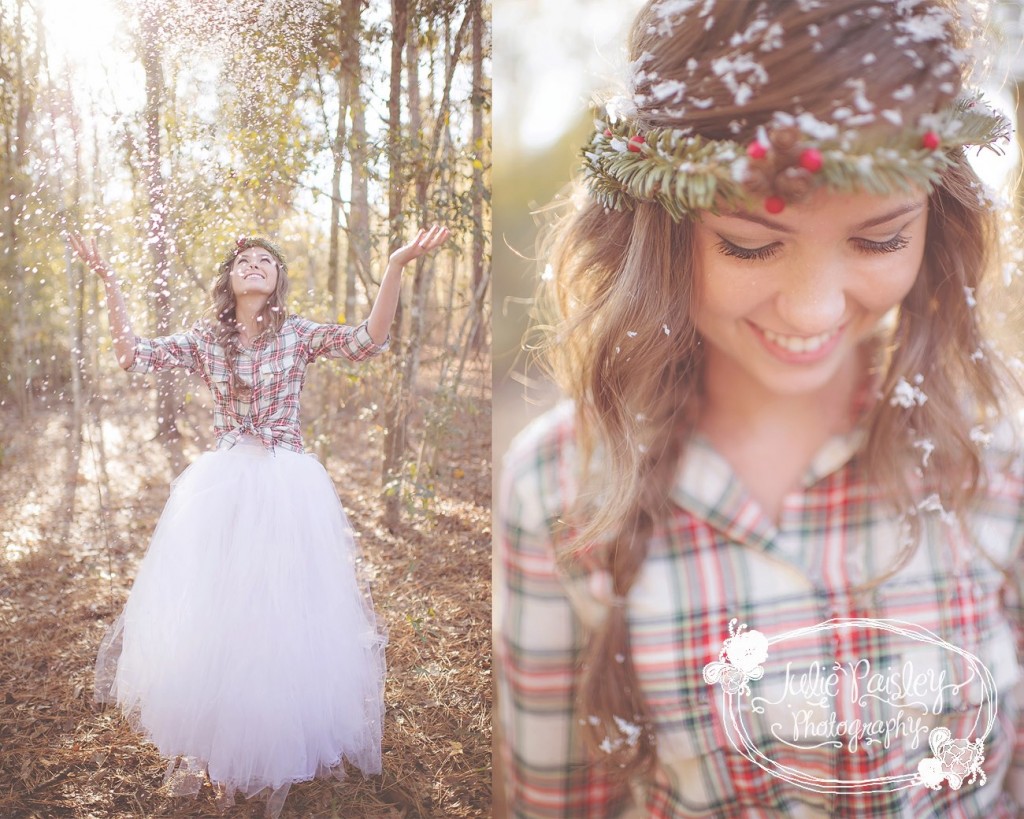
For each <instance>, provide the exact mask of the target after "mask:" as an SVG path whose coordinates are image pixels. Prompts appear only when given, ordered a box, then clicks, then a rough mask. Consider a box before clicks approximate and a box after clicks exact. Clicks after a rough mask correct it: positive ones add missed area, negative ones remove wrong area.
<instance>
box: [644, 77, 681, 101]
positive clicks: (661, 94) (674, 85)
mask: <svg viewBox="0 0 1024 819" xmlns="http://www.w3.org/2000/svg"><path fill="white" fill-rule="evenodd" d="M685 93H686V83H685V82H683V81H682V80H662V81H661V82H659V83H656V84H655V85H652V86H651V96H652V97H653V98H654V99H655V100H656V101H658V102H670V103H678V102H682V100H683V94H685Z"/></svg>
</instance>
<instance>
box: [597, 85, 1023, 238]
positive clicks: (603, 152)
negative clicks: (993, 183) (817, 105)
mask: <svg viewBox="0 0 1024 819" xmlns="http://www.w3.org/2000/svg"><path fill="white" fill-rule="evenodd" d="M595 114H596V116H595V123H594V125H595V133H594V136H593V138H592V140H591V142H590V144H589V145H587V146H585V147H584V148H583V151H582V156H583V160H584V163H583V179H584V182H585V184H586V186H587V188H588V189H589V191H590V193H591V195H592V196H593V197H594V198H595V199H596V200H597V201H598V202H599V203H600V204H602V205H603V206H604V207H606V208H609V209H611V210H619V211H628V210H632V209H633V208H634V207H635V204H636V203H637V202H653V203H656V204H658V205H661V206H662V207H663V208H665V210H667V211H668V212H669V214H671V216H672V218H673V219H675V220H676V221H679V220H680V219H682V218H684V217H686V216H688V215H693V214H695V213H697V212H699V211H704V210H710V211H717V210H718V209H720V208H721V207H722V206H723V205H727V204H728V205H737V204H741V203H743V204H747V205H749V204H750V203H751V202H756V201H758V199H760V200H761V202H762V204H763V206H764V208H765V209H766V210H768V211H769V212H771V213H778V212H779V211H781V210H782V209H783V208H784V207H785V205H786V204H792V203H796V202H799V201H801V200H802V199H804V198H806V197H807V196H808V195H809V194H810V193H811V192H812V191H814V190H815V189H817V188H820V187H828V188H831V189H833V190H835V191H839V192H843V193H853V192H856V191H863V192H867V193H872V194H876V195H879V196H887V195H893V194H896V193H901V192H908V191H912V190H924V191H925V192H931V190H932V189H933V188H934V187H935V186H936V185H937V184H938V183H939V181H940V180H941V178H942V175H943V173H944V172H945V171H946V170H947V169H948V168H950V167H951V166H952V165H953V164H954V162H955V157H956V156H957V154H958V153H959V152H961V151H962V150H963V149H965V148H967V147H972V146H973V147H977V148H978V149H979V150H981V149H982V148H989V149H991V150H994V151H996V152H998V153H1002V143H1003V142H1005V141H1007V140H1008V139H1009V137H1010V134H1011V132H1012V128H1011V125H1010V121H1009V120H1008V119H1007V118H1006V117H1005V116H1004V115H1003V114H1001V113H1000V112H998V111H996V110H995V109H994V108H992V107H991V106H990V105H988V103H987V102H986V101H985V100H984V99H983V97H982V96H981V95H980V94H971V95H965V96H962V97H959V98H958V99H957V100H955V101H954V102H953V103H951V104H950V105H949V106H948V107H946V108H945V109H943V110H941V111H939V112H937V113H933V114H927V115H925V116H923V117H921V118H920V119H919V120H918V122H917V123H915V124H913V125H911V126H909V127H904V128H900V127H898V126H900V125H902V123H901V122H899V121H891V122H890V124H891V125H893V126H897V127H894V128H884V129H883V128H874V129H870V130H866V129H853V128H847V129H843V128H841V127H840V125H838V124H835V123H826V122H822V121H820V120H818V119H816V118H814V117H813V116H811V115H810V114H807V113H803V114H799V115H792V114H786V113H776V114H775V115H774V117H773V118H772V120H771V122H770V123H769V124H768V125H767V126H762V127H760V128H759V129H758V131H757V136H756V138H755V139H754V140H752V141H750V142H747V143H745V144H744V143H741V142H737V141H733V140H727V139H705V138H704V137H702V136H700V135H699V134H693V133H690V132H689V131H687V130H686V129H679V128H641V127H640V126H639V125H638V124H637V123H636V121H635V120H633V119H631V118H629V117H622V116H618V115H617V113H616V105H615V101H609V103H607V104H605V105H603V106H600V107H598V108H597V109H596V111H595ZM894 117H897V118H898V114H896V115H894Z"/></svg>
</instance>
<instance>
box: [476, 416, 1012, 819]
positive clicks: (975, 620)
mask: <svg viewBox="0 0 1024 819" xmlns="http://www.w3.org/2000/svg"><path fill="white" fill-rule="evenodd" d="M573 430H574V425H573V409H572V407H571V405H568V404H566V405H562V406H561V407H559V408H557V409H556V410H554V411H552V412H550V413H548V414H547V415H546V416H544V417H542V418H541V419H539V420H538V421H536V422H534V424H533V425H531V427H530V428H528V429H527V430H526V431H524V432H523V433H522V434H521V435H520V436H519V438H518V439H517V440H516V442H515V443H514V444H513V446H512V448H511V449H510V451H509V454H508V455H507V456H506V461H505V469H504V476H503V482H502V483H503V488H502V491H501V494H500V500H499V503H500V508H499V510H498V516H497V518H498V527H497V537H496V541H495V546H496V549H497V554H496V560H495V647H496V654H497V671H498V683H499V689H498V690H499V709H498V713H499V715H500V719H501V722H502V735H503V737H504V742H503V748H502V757H503V768H504V771H505V775H506V785H507V787H506V790H507V794H508V800H509V806H510V811H511V814H512V815H515V816H530V817H556V816H564V817H606V816H619V815H625V814H626V813H628V812H629V811H630V810H632V811H635V813H630V814H629V815H631V816H633V815H635V816H651V817H706V818H707V819H711V817H716V819H731V818H732V817H736V819H740V817H742V818H743V819H755V818H759V817H830V816H844V817H867V816H877V817H901V818H902V819H911V817H914V819H920V817H963V818H964V819H967V817H980V816H985V817H988V818H989V819H995V817H1007V818H1008V817H1017V816H1018V815H1021V814H1020V811H1021V810H1024V734H1022V735H1021V736H1022V739H1021V740H1020V741H1018V740H1016V739H1015V736H1016V732H1017V731H1018V730H1024V724H1021V722H1020V721H1018V718H1017V717H1018V713H1019V711H1020V708H1019V702H1020V700H1021V690H1020V688H1019V687H1018V678H1019V672H1020V666H1019V664H1018V659H1017V658H1018V650H1019V648H1020V635H1021V631H1022V629H1021V628H1020V626H1021V616H1022V609H1021V606H1020V603H1019V601H1020V599H1021V589H1020V582H1019V579H1018V578H1019V574H1020V572H1019V569H1020V561H1021V557H1020V555H1019V550H1020V548H1021V544H1022V541H1024V512H1022V508H1021V501H1022V498H1024V477H1022V473H1021V469H1020V463H1019V461H1016V460H1013V459H1011V458H1010V457H1008V456H1004V455H1000V454H999V453H998V452H997V451H996V449H995V447H993V448H992V449H990V450H989V452H988V454H989V455H990V462H991V464H992V474H991V476H990V482H989V488H988V490H987V492H986V495H985V497H984V498H983V499H982V501H981V502H980V503H979V505H978V507H977V508H976V509H975V510H973V511H972V513H971V514H970V515H965V516H964V518H963V520H962V521H957V520H952V519H950V518H949V517H948V516H946V517H945V518H944V517H943V516H941V515H940V514H939V512H937V511H928V510H926V509H922V510H921V511H920V512H919V515H920V520H921V524H922V526H921V529H922V542H921V545H920V547H919V548H918V550H917V552H916V554H915V556H914V558H913V559H912V560H911V562H910V563H909V564H908V565H907V566H905V567H904V568H903V569H902V570H901V571H900V572H899V573H898V574H897V575H895V576H894V577H893V578H891V579H890V580H888V581H887V582H886V583H884V584H883V585H881V586H880V587H879V588H878V589H877V590H875V591H874V592H873V593H871V594H870V595H868V596H867V599H865V598H864V596H861V597H860V598H857V597H854V596H853V595H851V593H850V589H851V586H853V585H856V584H857V583H859V582H862V581H863V580H865V579H867V578H870V577H873V576H876V575H877V574H878V573H880V572H882V571H883V570H884V569H885V568H886V567H887V566H888V565H889V564H890V561H891V560H892V558H893V556H894V555H895V552H896V549H897V547H898V544H899V542H900V527H899V524H898V521H897V520H896V519H895V516H894V515H893V514H892V512H891V511H890V508H889V507H888V506H887V505H886V504H885V503H884V502H883V501H884V499H883V498H881V497H880V496H879V494H878V491H877V490H876V489H875V488H874V487H872V485H871V484H870V483H869V482H868V481H866V479H865V477H864V475H863V471H862V469H861V467H860V464H859V460H858V454H857V452H858V449H859V447H860V444H861V443H862V441H863V433H862V431H860V430H858V431H855V432H854V433H851V434H849V435H847V436H843V437H841V438H836V439H834V440H832V441H831V442H829V444H828V445H827V446H826V447H824V448H823V450H822V452H821V453H820V455H819V456H818V458H816V460H815V461H814V463H813V464H812V467H811V469H810V471H809V473H808V475H807V476H806V478H805V481H804V482H803V485H802V487H801V489H800V490H799V491H796V492H793V493H792V494H790V495H789V496H788V497H787V498H786V499H785V502H784V505H783V509H782V512H781V515H780V518H779V521H778V524H776V523H774V522H772V521H770V520H768V519H766V518H765V516H764V515H763V514H762V513H761V511H760V509H759V508H758V506H757V504H756V503H754V501H753V500H752V499H751V498H750V497H749V495H748V494H747V493H746V492H745V491H744V489H743V487H742V486H741V485H740V483H739V481H738V479H737V478H736V476H735V475H734V473H733V471H732V470H731V468H730V467H729V465H728V464H727V463H726V461H725V460H724V459H723V458H722V457H721V456H719V455H718V454H717V453H716V452H715V451H714V450H713V449H712V448H711V446H710V444H709V443H708V442H707V441H706V440H703V439H701V438H699V437H698V438H696V439H695V440H694V441H693V442H692V443H691V445H690V446H689V447H688V450H687V453H686V457H685V459H684V462H683V464H682V465H681V468H680V470H679V473H678V475H677V478H676V482H675V484H674V486H673V489H672V493H671V496H672V499H673V501H674V505H673V507H672V512H671V515H670V517H669V519H668V520H667V521H666V522H665V523H664V525H662V526H661V527H660V528H658V529H657V530H656V531H655V532H654V533H653V535H652V537H651V539H650V543H649V550H648V558H647V560H646V563H645V566H644V568H643V570H642V572H641V574H640V576H639V578H638V580H637V582H636V584H635V585H634V587H633V588H632V590H631V592H630V595H629V600H628V608H627V617H628V622H629V628H630V642H631V646H630V650H631V652H632V658H633V662H634V665H635V667H636V669H637V674H638V677H639V681H640V686H641V689H642V692H643V695H644V697H645V699H646V702H647V705H648V709H649V712H650V714H651V716H652V718H653V724H654V726H655V731H656V735H657V743H658V764H657V767H656V769H655V772H654V775H653V777H652V778H651V779H650V780H649V781H645V782H635V783H633V784H632V787H631V788H627V787H623V786H618V787H617V786H616V785H614V784H613V783H612V781H611V780H610V779H609V778H608V777H607V776H605V775H604V774H602V773H601V771H600V769H599V768H594V767H592V766H590V765H588V764H587V760H586V758H585V755H584V753H583V751H582V750H581V747H580V734H581V731H580V726H579V725H578V719H577V716H576V715H575V714H574V710H573V705H574V700H575V695H576V686H577V682H578V676H577V658H578V655H579V651H580V647H581V646H582V645H583V644H584V642H585V640H586V639H587V632H588V625H591V626H592V625H593V624H595V623H597V622H599V621H600V618H601V617H602V616H603V613H604V611H605V610H606V609H605V604H604V603H602V602H601V601H600V600H599V599H598V598H597V597H595V591H594V589H595V588H599V586H598V585H596V584H595V583H594V582H593V578H590V577H588V576H586V575H579V576H576V575H573V576H569V575H567V574H566V573H565V572H564V571H562V570H560V569H559V568H558V567H557V566H556V563H555V560H554V558H553V552H554V550H555V549H556V548H558V546H559V545H560V542H561V541H560V538H562V537H565V535H564V534H563V533H564V531H565V528H566V527H565V526H563V525H560V522H561V521H562V520H563V518H564V516H565V513H566V511H567V510H568V509H569V508H570V506H571V503H572V499H573V498H574V496H575V493H576V491H577V490H576V486H577V476H576V474H575V469H576V465H575V443H574V431H573ZM985 554H987V555H988V557H989V558H991V560H989V559H987V558H986V557H985ZM994 564H998V566H997V565H994ZM999 567H1003V568H1005V569H1006V572H1007V574H1008V575H1009V580H1008V578H1007V574H1004V572H1003V571H1002V570H1001V569H1000V568H999ZM733 618H738V620H739V622H740V623H746V624H747V625H748V627H749V628H750V629H757V630H759V631H761V632H762V633H763V634H765V635H766V636H767V637H769V638H770V637H772V636H777V635H781V634H784V633H787V632H790V631H793V630H796V629H801V628H806V627H809V626H814V625H816V624H819V623H822V622H824V621H827V620H829V619H832V618H872V619H883V618H884V619H892V620H901V621H906V622H909V623H914V624H917V625H919V626H923V627H924V628H927V629H929V630H930V631H932V632H934V633H935V634H936V635H938V636H939V637H941V638H942V639H944V640H946V641H948V642H949V643H950V644H952V645H953V646H956V647H958V648H961V649H964V650H966V651H969V652H971V653H973V654H974V655H976V656H977V657H978V658H979V659H980V660H981V661H982V662H983V663H984V664H985V666H986V667H987V668H988V669H989V670H990V671H991V673H992V676H993V678H994V681H995V685H996V690H997V693H998V715H997V719H996V722H995V725H994V727H993V728H992V730H991V732H990V733H989V735H988V737H987V738H986V741H985V761H984V763H983V765H982V767H983V769H984V771H985V773H986V774H987V777H988V781H987V783H986V784H984V785H980V784H979V783H977V782H976V783H974V784H966V783H965V784H963V786H962V787H961V788H960V789H953V788H951V787H950V785H949V783H948V782H947V783H943V786H942V788H941V789H939V790H931V789H929V788H927V787H925V786H923V785H920V784H918V785H914V786H912V787H905V788H903V789H901V790H895V791H889V792H885V791H882V792H875V793H864V792H858V793H845V794H835V793H820V792H816V791H814V790H807V789H803V788H801V787H799V786H798V785H796V784H791V783H790V782H787V781H785V780H784V779H782V778H778V777H776V776H773V775H772V774H770V773H768V772H767V771H766V770H764V769H762V768H761V767H759V766H758V765H755V764H754V763H753V762H751V761H750V760H748V759H747V758H746V757H744V756H743V755H741V754H740V753H738V752H737V751H736V750H735V749H734V748H733V746H732V745H731V744H730V742H729V739H728V736H727V734H726V730H725V723H724V720H723V717H724V709H725V706H724V704H723V697H722V694H721V689H720V688H719V687H718V686H714V687H712V686H710V685H708V684H707V683H706V682H705V681H704V679H703V675H702V672H703V668H704V666H705V664H707V663H709V662H712V661H715V660H718V658H719V652H720V650H721V649H722V643H723V641H724V640H725V639H726V638H727V637H728V636H729V623H730V621H731V620H732V619H733ZM858 660H866V661H868V662H869V663H870V664H871V668H873V669H883V668H899V667H901V666H902V665H903V664H908V665H909V667H911V668H913V669H914V670H915V672H921V671H934V673H935V674H936V675H939V674H941V673H945V674H946V675H947V676H946V677H945V678H942V679H945V680H949V681H958V682H959V681H963V680H965V677H966V666H965V665H964V664H963V662H962V661H961V660H960V658H959V657H958V656H957V655H956V654H954V653H952V652H949V651H945V650H942V649H941V648H937V647H935V646H932V645H929V644H927V643H922V642H915V641H913V640H900V641H894V640H893V639H891V637H890V635H888V634H887V633H886V632H884V631H880V630H877V629H845V628H844V629H839V630H834V631H827V630H819V631H815V632H813V633H811V634H809V635H807V636H805V637H802V638H800V639H793V640H786V641H783V642H779V643H778V644H776V645H774V646H773V647H772V648H771V649H770V651H769V661H768V662H766V663H765V672H766V673H765V677H764V679H762V680H759V681H757V682H755V683H752V688H753V690H754V693H755V694H758V695H760V696H763V697H765V698H766V699H767V700H769V701H771V700H775V699H782V700H783V702H780V703H779V704H778V705H775V706H773V705H772V704H771V703H770V702H769V704H767V705H766V706H765V713H764V714H762V715H756V716H755V715H751V714H750V713H749V710H747V711H746V712H745V716H744V719H745V722H746V724H747V725H748V727H749V730H750V733H751V736H752V738H753V740H754V741H755V744H756V746H757V747H758V748H759V749H760V750H761V751H762V752H763V753H764V754H765V756H766V757H767V758H769V759H770V760H773V761H774V762H775V763H778V764H779V765H788V766H791V767H792V768H794V769H796V770H798V771H800V772H801V773H802V774H805V775H810V776H814V777H817V778H819V779H831V780H840V781H851V780H857V781H862V780H868V779H878V778H882V777H891V776H896V775H899V774H906V773H911V774H912V773H914V772H916V771H917V766H918V762H919V761H920V760H921V759H923V758H924V757H926V756H931V750H930V748H929V746H928V736H927V733H924V734H923V735H918V736H917V738H916V739H911V738H910V737H909V736H901V737H897V738H896V739H895V740H893V741H892V742H891V744H890V745H889V747H888V748H879V745H859V746H858V747H857V748H856V750H854V751H851V750H849V749H848V748H847V747H843V748H840V749H837V748H835V747H833V746H831V745H825V744H823V745H822V747H819V748H816V749H814V750H807V749H801V750H794V749H793V748H792V747H790V745H787V737H788V741H789V742H792V735H791V734H787V733H786V731H782V732H779V731H778V730H777V726H779V725H782V726H786V725H791V724H792V720H793V714H792V710H791V709H790V710H788V711H787V708H788V707H789V705H791V704H792V699H790V700H784V699H783V698H780V697H775V696H774V694H776V693H778V692H779V691H780V690H782V685H783V683H784V675H783V674H782V673H781V672H780V669H784V668H785V667H786V666H787V665H790V667H792V668H793V669H797V670H799V669H801V668H803V669H806V668H808V667H809V665H810V664H812V663H814V662H819V663H822V664H826V663H827V664H831V663H832V662H838V663H840V664H854V663H856V662H857V661H858ZM847 667H850V666H847ZM845 693H846V691H845V689H843V690H841V691H840V692H839V693H838V694H837V695H836V696H835V697H834V698H832V699H831V700H830V701H829V702H827V703H826V702H822V703H819V704H817V705H816V707H815V708H812V709H811V711H812V712H813V713H812V714H811V718H812V720H820V719H823V718H824V717H825V716H826V715H827V714H828V713H830V712H834V713H835V715H836V718H837V719H840V720H854V719H860V720H862V721H864V722H871V721H873V720H877V719H881V718H883V717H884V716H885V715H886V714H887V713H891V710H892V708H893V706H891V705H889V704H883V703H880V702H879V701H878V700H877V699H875V698H870V697H869V698H863V699H862V700H860V701H855V700H854V698H852V697H849V696H845ZM982 701H983V700H982V696H981V690H980V688H979V686H978V685H977V684H976V681H975V682H974V683H971V684H968V685H965V686H963V687H962V688H960V689H958V690H952V689H950V690H946V691H945V692H944V694H943V698H942V700H941V705H942V707H941V709H940V713H938V714H933V715H927V716H925V717H924V718H923V719H922V723H921V724H922V725H923V726H924V730H925V731H927V730H928V729H929V728H931V727H937V726H938V725H939V724H942V725H946V726H948V727H950V728H951V730H952V731H953V732H954V733H953V735H954V736H963V737H968V736H974V737H977V736H980V734H981V732H982V731H983V730H984V724H985V720H984V718H983V719H982V720H981V724H980V725H975V719H976V717H977V714H978V705H979V703H981V702H982ZM985 713H987V712H985V711H982V714H983V715H984V714H985ZM773 725H775V726H776V729H773ZM958 730H959V733H957V731H958ZM1018 747H1020V748H1021V752H1020V753H1018V752H1017V749H1018ZM1018 806H1021V807H1020V808H1019V807H1018Z"/></svg>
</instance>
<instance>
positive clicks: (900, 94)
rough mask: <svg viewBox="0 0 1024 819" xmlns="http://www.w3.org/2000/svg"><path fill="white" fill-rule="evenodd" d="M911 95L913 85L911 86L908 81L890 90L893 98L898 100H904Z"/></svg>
mask: <svg viewBox="0 0 1024 819" xmlns="http://www.w3.org/2000/svg"><path fill="white" fill-rule="evenodd" d="M912 96H914V86H912V85H911V84H910V83H907V84H906V85H902V86H900V87H899V88H897V89H896V90H895V91H893V92H892V98H893V99H894V100H898V101H899V102H905V101H906V100H909V99H910V98H911V97H912Z"/></svg>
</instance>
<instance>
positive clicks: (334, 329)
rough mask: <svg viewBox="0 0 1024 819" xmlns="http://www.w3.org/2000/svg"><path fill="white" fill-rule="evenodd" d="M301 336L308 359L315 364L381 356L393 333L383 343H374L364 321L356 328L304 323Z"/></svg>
mask: <svg viewBox="0 0 1024 819" xmlns="http://www.w3.org/2000/svg"><path fill="white" fill-rule="evenodd" d="M300 333H301V334H302V335H304V336H305V346H306V357H307V359H308V360H309V361H316V359H318V358H347V359H348V360H349V361H364V360H365V359H367V358H373V356H375V355H380V354H381V353H383V352H384V351H385V350H387V349H388V348H389V347H390V346H391V336H390V334H389V335H388V337H387V338H386V339H384V341H383V342H382V343H380V344H378V343H377V342H375V341H374V340H373V338H372V337H371V336H370V331H369V329H367V326H366V322H365V321H364V322H363V323H362V324H360V325H358V326H357V327H352V326H350V325H348V324H317V323H315V322H312V321H303V322H302V324H301V327H300Z"/></svg>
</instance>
